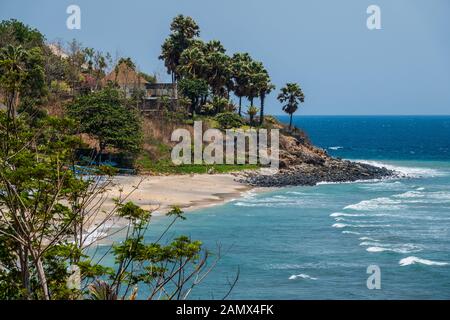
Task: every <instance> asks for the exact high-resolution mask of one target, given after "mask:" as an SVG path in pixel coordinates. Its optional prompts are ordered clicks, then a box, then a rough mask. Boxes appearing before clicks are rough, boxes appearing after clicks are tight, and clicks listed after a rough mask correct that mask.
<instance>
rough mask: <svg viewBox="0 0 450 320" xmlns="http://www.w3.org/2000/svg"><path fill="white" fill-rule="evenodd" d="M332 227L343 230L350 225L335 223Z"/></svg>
mask: <svg viewBox="0 0 450 320" xmlns="http://www.w3.org/2000/svg"><path fill="white" fill-rule="evenodd" d="M332 227H333V228H338V229H341V228H345V227H348V225H347V224H345V223H335V224H333V225H332Z"/></svg>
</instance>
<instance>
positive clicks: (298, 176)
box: [238, 135, 398, 187]
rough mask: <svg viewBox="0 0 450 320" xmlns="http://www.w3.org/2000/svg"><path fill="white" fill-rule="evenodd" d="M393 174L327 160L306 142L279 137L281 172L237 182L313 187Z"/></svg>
mask: <svg viewBox="0 0 450 320" xmlns="http://www.w3.org/2000/svg"><path fill="white" fill-rule="evenodd" d="M395 176H398V174H397V173H396V172H395V171H392V170H388V169H386V168H380V167H375V166H371V165H368V164H364V163H359V162H352V161H348V160H342V159H336V158H333V157H330V156H329V155H328V154H327V153H326V152H325V151H324V150H322V149H320V148H317V147H315V146H313V145H312V144H310V143H309V142H305V141H300V140H299V139H297V138H295V137H292V136H286V135H280V170H278V171H277V172H276V173H272V174H265V173H263V172H255V171H253V172H244V173H241V174H240V175H239V178H238V181H240V182H244V183H247V184H249V185H252V186H260V187H283V186H300V185H301V186H313V185H316V184H317V183H319V182H352V181H357V180H372V179H383V178H387V177H395Z"/></svg>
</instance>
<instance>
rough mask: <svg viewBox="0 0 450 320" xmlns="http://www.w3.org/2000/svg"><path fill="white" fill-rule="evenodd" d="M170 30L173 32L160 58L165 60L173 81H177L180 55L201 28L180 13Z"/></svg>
mask: <svg viewBox="0 0 450 320" xmlns="http://www.w3.org/2000/svg"><path fill="white" fill-rule="evenodd" d="M170 30H171V31H172V33H171V34H170V36H169V37H168V38H167V39H166V40H165V41H164V43H163V45H162V47H161V54H160V56H159V59H161V60H164V65H165V66H166V68H167V73H168V74H170V75H171V76H172V82H175V81H176V80H178V79H179V74H178V71H177V68H178V65H179V64H180V63H179V62H180V56H181V54H182V53H183V51H184V50H186V49H187V48H189V46H190V45H191V44H192V42H193V41H195V38H196V37H198V36H199V35H200V28H199V26H198V25H197V23H196V22H195V21H194V20H193V19H192V18H191V17H185V16H183V15H181V14H180V15H178V16H176V17H175V18H174V19H173V21H172V23H171V24H170Z"/></svg>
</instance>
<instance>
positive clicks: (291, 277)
mask: <svg viewBox="0 0 450 320" xmlns="http://www.w3.org/2000/svg"><path fill="white" fill-rule="evenodd" d="M297 279H307V280H317V279H318V278H314V277H311V276H309V275H307V274H304V273H301V274H293V275H292V276H290V277H289V280H297Z"/></svg>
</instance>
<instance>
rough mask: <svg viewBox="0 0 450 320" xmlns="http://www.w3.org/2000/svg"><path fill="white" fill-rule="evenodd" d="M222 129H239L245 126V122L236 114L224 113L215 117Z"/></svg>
mask: <svg viewBox="0 0 450 320" xmlns="http://www.w3.org/2000/svg"><path fill="white" fill-rule="evenodd" d="M215 120H216V121H217V122H218V123H219V125H220V127H221V128H222V129H231V128H239V127H241V126H242V125H243V124H244V120H243V119H242V117H240V116H239V115H238V114H236V113H232V112H224V113H220V114H218V115H217V116H216V117H215Z"/></svg>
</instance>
